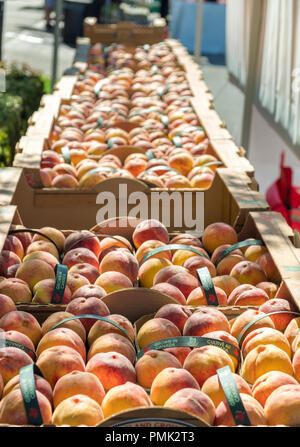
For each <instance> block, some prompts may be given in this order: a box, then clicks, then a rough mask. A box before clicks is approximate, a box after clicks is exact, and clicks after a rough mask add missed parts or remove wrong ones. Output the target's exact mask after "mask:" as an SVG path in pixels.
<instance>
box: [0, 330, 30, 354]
mask: <svg viewBox="0 0 300 447" xmlns="http://www.w3.org/2000/svg"><path fill="white" fill-rule="evenodd" d="M1 340H7V341H12V342H15V343H19V344H21V345H23V346H24V347H25V349H23V350H24V351H25V352H26V353H27V354H28V355H29V357H31V358H32V359H33V360H34V358H35V347H34V344H33V343H32V341H31V340H30V338H29V337H28V336H27V335H25V334H22V332H19V331H3V330H2V329H1V330H0V341H1ZM7 346H8V344H7ZM3 347H5V344H4V346H3ZM16 347H17V346H16ZM26 348H28V349H29V351H28V350H26ZM30 351H31V352H30Z"/></svg>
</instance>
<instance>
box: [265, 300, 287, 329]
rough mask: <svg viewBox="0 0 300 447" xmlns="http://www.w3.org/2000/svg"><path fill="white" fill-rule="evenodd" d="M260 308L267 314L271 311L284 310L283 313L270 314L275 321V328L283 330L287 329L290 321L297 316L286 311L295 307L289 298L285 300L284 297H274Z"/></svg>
mask: <svg viewBox="0 0 300 447" xmlns="http://www.w3.org/2000/svg"><path fill="white" fill-rule="evenodd" d="M259 310H260V311H261V312H264V313H266V314H268V313H271V312H278V311H279V312H281V311H283V313H279V314H274V315H270V318H271V320H272V321H273V323H274V325H275V328H276V329H278V330H279V331H282V332H283V331H285V329H286V327H287V326H288V324H289V322H290V321H291V320H292V319H293V318H294V317H295V315H294V314H292V313H291V314H289V313H284V312H286V311H292V310H293V309H292V306H291V304H290V303H289V302H288V300H285V299H283V298H273V299H271V300H270V299H269V300H268V301H266V302H265V303H263V304H261V305H260V306H259Z"/></svg>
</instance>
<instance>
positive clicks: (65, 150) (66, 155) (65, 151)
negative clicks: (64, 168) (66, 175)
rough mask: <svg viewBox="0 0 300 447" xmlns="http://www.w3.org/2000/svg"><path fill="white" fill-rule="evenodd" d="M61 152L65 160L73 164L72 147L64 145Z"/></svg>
mask: <svg viewBox="0 0 300 447" xmlns="http://www.w3.org/2000/svg"><path fill="white" fill-rule="evenodd" d="M61 154H62V156H63V158H64V160H65V162H66V163H68V164H71V155H70V149H69V148H68V146H64V147H62V148H61Z"/></svg>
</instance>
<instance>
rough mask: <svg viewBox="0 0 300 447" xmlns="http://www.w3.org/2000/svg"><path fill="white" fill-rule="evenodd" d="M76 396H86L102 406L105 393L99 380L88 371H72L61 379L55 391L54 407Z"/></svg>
mask: <svg viewBox="0 0 300 447" xmlns="http://www.w3.org/2000/svg"><path fill="white" fill-rule="evenodd" d="M76 394H84V395H86V396H88V397H90V398H91V399H94V400H95V401H96V402H98V404H99V405H101V404H102V401H103V398H104V396H105V391H104V388H103V385H102V383H101V382H100V380H98V378H97V377H96V376H95V375H94V374H92V373H89V372H86V371H76V370H75V371H72V372H70V373H68V374H65V375H64V376H62V377H60V379H58V381H57V382H56V384H55V387H54V389H53V407H54V408H56V407H57V406H58V405H59V404H60V403H61V402H62V401H63V400H65V399H68V398H69V397H71V396H75V395H76Z"/></svg>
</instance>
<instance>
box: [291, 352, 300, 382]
mask: <svg viewBox="0 0 300 447" xmlns="http://www.w3.org/2000/svg"><path fill="white" fill-rule="evenodd" d="M292 365H293V370H294V374H295V378H296V379H297V380H298V382H300V350H299V349H297V350H296V351H295V353H294V356H293V360H292Z"/></svg>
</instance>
